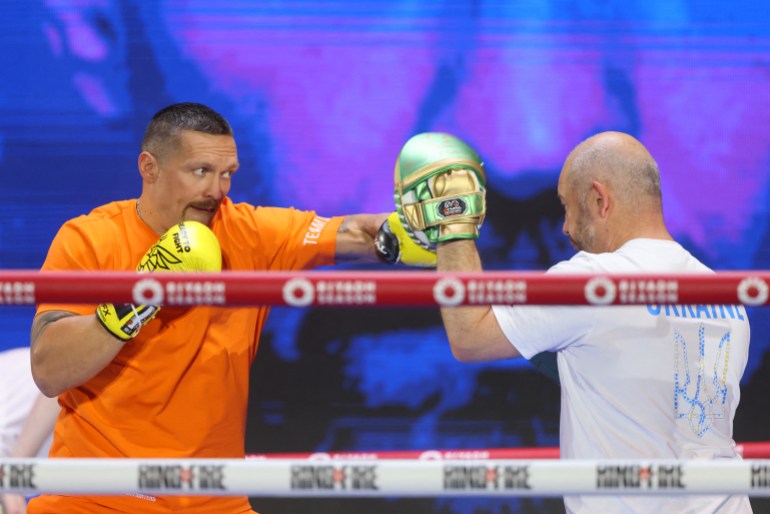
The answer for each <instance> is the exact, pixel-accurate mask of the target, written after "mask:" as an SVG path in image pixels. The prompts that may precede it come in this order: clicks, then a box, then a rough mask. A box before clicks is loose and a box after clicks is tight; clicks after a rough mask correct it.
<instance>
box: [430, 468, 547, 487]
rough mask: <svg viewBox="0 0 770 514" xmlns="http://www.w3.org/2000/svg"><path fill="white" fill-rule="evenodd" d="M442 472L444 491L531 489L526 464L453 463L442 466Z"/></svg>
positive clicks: (528, 470)
mask: <svg viewBox="0 0 770 514" xmlns="http://www.w3.org/2000/svg"><path fill="white" fill-rule="evenodd" d="M443 474H444V490H445V491H469V490H479V491H488V490H500V491H518V490H530V489H532V486H531V485H530V483H529V480H530V469H529V465H526V464H525V465H521V466H494V465H488V464H479V465H472V464H469V465H467V466H466V465H456V464H453V465H446V466H444V468H443Z"/></svg>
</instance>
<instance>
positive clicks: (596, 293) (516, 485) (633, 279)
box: [0, 270, 770, 497]
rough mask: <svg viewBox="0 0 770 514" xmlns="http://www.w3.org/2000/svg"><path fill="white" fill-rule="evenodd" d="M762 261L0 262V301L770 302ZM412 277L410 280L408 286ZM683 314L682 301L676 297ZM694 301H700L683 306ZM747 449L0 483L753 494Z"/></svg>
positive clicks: (124, 472)
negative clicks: (629, 264)
mask: <svg viewBox="0 0 770 514" xmlns="http://www.w3.org/2000/svg"><path fill="white" fill-rule="evenodd" d="M768 283H770V272H765V271H745V272H738V271H736V272H723V273H716V274H714V275H703V274H628V275H589V274H584V275H545V274H543V273H541V272H483V273H482V272H479V273H436V272H432V271H384V272H377V271H368V272H363V271H361V272H359V271H342V272H339V271H337V272H323V271H315V272H298V273H291V272H222V273H165V274H164V273H153V274H140V273H135V272H103V273H96V272H47V273H38V272H32V271H24V270H19V271H2V272H0V304H2V305H34V304H36V303H101V302H114V303H121V302H122V303H128V302H131V303H152V304H157V305H164V306H194V305H215V306H237V305H280V306H293V307H308V306H315V307H335V306H359V307H376V306H425V307H430V306H433V307H436V306H443V307H456V306H463V305H484V304H490V303H498V304H515V305H526V304H541V305H647V306H648V308H661V307H662V306H664V305H674V304H677V305H691V306H698V309H699V310H698V312H699V313H701V314H702V315H705V316H709V315H710V313H713V315H714V316H715V317H716V316H717V311H718V310H719V312H720V315H721V316H722V317H724V316H725V315H727V316H734V315H736V312H735V311H734V310H733V309H732V307H731V306H732V305H735V304H743V305H746V306H756V307H759V306H766V305H767V304H768ZM407 290H408V294H405V291H407ZM681 310H682V312H683V314H684V315H685V316H686V315H687V314H686V313H687V309H684V308H682V309H681ZM690 312H691V313H692V312H694V310H690ZM738 451H739V453H741V454H742V455H743V460H720V461H711V460H686V461H685V460H660V459H659V460H655V459H648V460H600V461H599V460H559V459H558V449H557V448H519V449H480V450H470V449H469V450H451V451H447V450H426V451H422V452H410V451H402V452H399V451H395V452H352V453H314V454H264V455H248V456H247V458H246V459H80V458H79V459H12V458H7V459H0V492H15V493H22V494H25V495H34V494H40V493H46V492H50V493H68V494H122V493H133V494H137V493H138V494H151V495H207V496H212V495H239V496H242V495H246V496H252V497H257V496H266V497H269V496H276V497H278V496H280V497H285V496H313V497H328V496H335V497H348V496H355V497H362V496H363V497H394V496H402V497H438V496H479V495H482V496H544V497H549V496H563V495H565V494H597V495H601V494H609V495H617V494H621V493H622V494H635V495H636V494H639V495H655V494H666V495H679V494H747V495H749V496H756V497H769V496H770V442H761V443H742V444H739V445H738Z"/></svg>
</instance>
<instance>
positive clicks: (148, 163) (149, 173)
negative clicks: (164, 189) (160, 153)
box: [138, 151, 160, 183]
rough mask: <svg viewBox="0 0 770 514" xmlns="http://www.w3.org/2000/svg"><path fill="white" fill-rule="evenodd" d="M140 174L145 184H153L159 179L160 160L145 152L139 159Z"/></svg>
mask: <svg viewBox="0 0 770 514" xmlns="http://www.w3.org/2000/svg"><path fill="white" fill-rule="evenodd" d="M138 164H139V174H140V175H141V176H142V179H143V180H144V181H145V182H149V183H153V182H155V180H157V178H158V172H159V171H160V170H159V169H158V159H156V158H155V156H154V155H152V154H151V153H150V152H147V151H143V152H142V153H140V154H139V159H138Z"/></svg>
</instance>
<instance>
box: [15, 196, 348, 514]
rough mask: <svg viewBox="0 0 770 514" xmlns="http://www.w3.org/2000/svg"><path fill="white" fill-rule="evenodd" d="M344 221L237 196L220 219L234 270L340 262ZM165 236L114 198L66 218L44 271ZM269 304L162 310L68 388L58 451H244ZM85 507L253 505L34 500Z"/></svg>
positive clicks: (41, 506)
mask: <svg viewBox="0 0 770 514" xmlns="http://www.w3.org/2000/svg"><path fill="white" fill-rule="evenodd" d="M341 223H342V218H339V217H337V218H331V219H327V218H322V217H319V216H316V214H315V213H313V212H305V211H297V210H294V209H282V208H269V207H254V206H252V205H248V204H237V205H236V204H233V203H232V202H231V201H230V200H229V199H227V200H225V202H224V203H223V204H222V206H221V208H220V210H219V213H218V214H217V215H216V216H215V218H214V220H213V222H212V224H211V229H212V230H213V232H214V234H216V236H217V237H218V239H219V242H220V245H221V247H222V268H223V269H224V270H239V271H249V270H299V269H308V268H312V267H316V266H321V265H327V264H333V262H334V247H335V241H336V234H337V229H338V228H339V226H340V224H341ZM158 237H159V236H158V235H157V234H155V233H154V232H153V231H152V230H151V229H150V228H149V227H147V225H145V224H144V222H143V221H142V220H141V219H140V218H139V216H138V215H137V211H136V201H135V200H125V201H121V202H113V203H110V204H107V205H105V206H102V207H99V208H97V209H95V210H94V211H92V212H91V213H90V214H89V215H87V216H80V217H78V218H75V219H73V220H70V221H68V222H67V223H65V224H64V225H63V226H62V228H61V229H60V230H59V233H58V234H57V235H56V238H55V239H54V241H53V243H52V244H51V248H50V250H49V252H48V257H47V258H46V261H45V263H44V264H43V268H42V270H43V271H65V270H100V271H101V270H113V271H117V270H126V271H128V270H134V269H136V265H137V263H138V262H139V260H140V259H141V257H142V256H143V255H144V254H145V252H146V251H147V250H148V249H149V248H150V247H151V246H152V245H153V244H154V243H155V242H156V241H157V239H158ZM95 307H96V306H95V305H79V304H72V305H60V304H44V305H39V306H38V310H37V311H38V313H41V312H45V311H51V310H62V311H69V312H75V313H78V314H83V315H93V313H94V309H95ZM268 311H269V307H266V306H262V307H246V308H244V307H232V308H227V307H192V308H163V309H161V311H160V312H159V314H158V315H157V317H156V318H155V319H154V320H153V321H152V322H150V323H148V324H147V325H146V326H145V327H143V328H142V330H141V331H140V333H139V335H138V336H137V337H136V338H134V339H133V340H131V341H129V342H127V343H126V344H125V347H124V348H123V349H122V350H121V351H120V352H119V353H118V354H117V356H116V357H115V358H114V359H113V360H112V362H110V364H108V365H107V367H106V368H104V369H103V370H102V371H101V372H100V373H99V374H97V375H96V376H95V377H93V378H92V379H90V380H88V381H87V382H86V383H84V384H82V385H80V386H78V387H74V388H72V389H70V390H68V391H66V392H64V393H62V394H61V395H60V396H59V403H60V405H61V407H62V411H61V414H60V415H59V418H58V420H57V422H56V428H55V431H54V439H53V444H52V446H51V453H50V455H51V457H130V458H155V457H157V458H243V457H244V438H245V434H244V432H245V427H246V409H247V398H248V392H249V367H250V365H251V362H252V361H253V359H254V357H255V355H256V352H257V346H258V344H259V334H260V332H261V330H262V326H263V325H264V322H265V318H266V316H267V313H268ZM80 506H82V507H80ZM98 506H102V507H101V508H99V507H98ZM81 511H82V512H88V513H93V512H111V513H114V512H116V511H117V512H131V513H166V512H185V513H190V514H193V513H196V514H197V513H201V514H203V513H204V512H205V513H207V514H208V513H212V512H216V513H223V514H230V513H232V514H235V513H242V512H251V508H250V506H249V504H248V499H247V498H245V497H203V496H189V497H181V496H167V497H157V498H152V497H150V498H147V497H145V498H140V497H138V495H137V496H132V495H123V496H109V497H107V496H79V497H77V498H76V497H68V496H61V495H43V496H40V497H39V498H36V499H34V500H32V502H31V503H30V508H29V510H28V512H29V513H30V514H43V513H46V514H47V513H49V512H50V513H56V514H59V513H61V512H68V513H70V512H81Z"/></svg>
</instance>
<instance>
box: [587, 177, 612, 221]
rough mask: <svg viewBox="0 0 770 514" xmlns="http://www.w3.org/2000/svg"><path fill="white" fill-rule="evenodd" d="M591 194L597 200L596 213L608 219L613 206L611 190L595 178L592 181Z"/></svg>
mask: <svg viewBox="0 0 770 514" xmlns="http://www.w3.org/2000/svg"><path fill="white" fill-rule="evenodd" d="M591 195H592V196H593V197H594V198H593V201H594V202H595V207H596V213H597V214H598V216H599V217H600V218H601V219H607V216H609V212H610V208H611V207H612V202H611V199H610V192H609V190H608V189H607V186H605V185H604V184H602V183H601V182H599V181H597V180H594V181H593V182H591Z"/></svg>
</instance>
